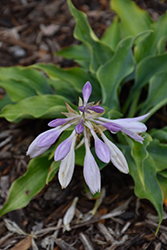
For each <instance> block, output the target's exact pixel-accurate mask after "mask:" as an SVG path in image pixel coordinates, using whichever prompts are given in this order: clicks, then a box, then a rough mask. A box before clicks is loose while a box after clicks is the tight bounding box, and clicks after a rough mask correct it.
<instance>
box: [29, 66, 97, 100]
mask: <svg viewBox="0 0 167 250" xmlns="http://www.w3.org/2000/svg"><path fill="white" fill-rule="evenodd" d="M32 67H34V68H37V69H40V70H42V71H44V72H46V74H47V75H49V77H51V78H53V79H57V80H58V79H60V80H63V81H66V82H69V84H70V85H69V88H71V86H72V90H76V91H77V92H79V93H82V88H83V86H84V84H85V83H86V82H87V81H90V82H91V84H92V88H93V92H92V95H91V99H92V100H93V101H99V99H101V89H100V85H99V82H98V81H97V79H96V78H95V77H93V76H92V75H91V74H89V73H88V72H87V71H86V70H84V69H81V68H79V67H74V68H71V69H61V68H59V67H57V66H56V65H54V64H35V65H32ZM70 91H71V90H70ZM77 98H78V96H77ZM69 99H70V98H69Z"/></svg>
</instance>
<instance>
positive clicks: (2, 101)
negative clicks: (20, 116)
mask: <svg viewBox="0 0 167 250" xmlns="http://www.w3.org/2000/svg"><path fill="white" fill-rule="evenodd" d="M11 103H13V102H12V100H11V99H10V97H9V96H8V94H5V95H4V96H3V98H2V99H0V109H2V108H3V107H5V106H6V105H8V104H11Z"/></svg>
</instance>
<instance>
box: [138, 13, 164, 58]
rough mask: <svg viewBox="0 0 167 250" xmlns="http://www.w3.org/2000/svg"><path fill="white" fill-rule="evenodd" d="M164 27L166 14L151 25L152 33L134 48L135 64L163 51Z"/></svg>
mask: <svg viewBox="0 0 167 250" xmlns="http://www.w3.org/2000/svg"><path fill="white" fill-rule="evenodd" d="M166 26H167V13H166V14H165V15H163V16H161V17H160V18H159V19H158V21H157V22H155V23H153V24H152V25H151V27H150V28H151V29H152V30H153V31H152V32H151V33H150V34H149V36H147V37H145V39H143V40H142V42H140V43H138V44H137V46H136V47H135V59H136V61H137V62H139V61H141V60H142V59H144V58H145V57H147V56H149V55H156V54H158V53H163V52H164V51H165V42H166V40H167V37H166V36H167V29H166Z"/></svg>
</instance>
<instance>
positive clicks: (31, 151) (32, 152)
mask: <svg viewBox="0 0 167 250" xmlns="http://www.w3.org/2000/svg"><path fill="white" fill-rule="evenodd" d="M39 137H40V135H38V136H37V137H36V138H35V140H33V141H32V143H31V144H30V146H29V147H28V150H27V152H26V155H29V156H30V157H31V158H35V157H37V156H39V155H41V154H43V153H44V152H45V151H46V150H48V148H49V147H44V148H38V147H37V142H38V139H39Z"/></svg>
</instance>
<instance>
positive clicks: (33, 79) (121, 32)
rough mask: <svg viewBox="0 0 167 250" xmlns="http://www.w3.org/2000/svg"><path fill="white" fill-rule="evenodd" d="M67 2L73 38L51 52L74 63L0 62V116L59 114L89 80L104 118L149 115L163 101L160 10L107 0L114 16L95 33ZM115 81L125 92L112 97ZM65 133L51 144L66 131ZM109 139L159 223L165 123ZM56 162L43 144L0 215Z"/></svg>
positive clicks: (164, 20)
mask: <svg viewBox="0 0 167 250" xmlns="http://www.w3.org/2000/svg"><path fill="white" fill-rule="evenodd" d="M67 2H68V6H69V8H70V11H71V14H72V15H73V17H74V18H75V21H76V26H75V30H74V37H75V38H76V39H77V40H79V41H80V44H79V45H73V46H70V47H67V48H64V49H62V50H61V51H59V52H58V55H59V56H60V55H61V56H63V57H65V58H67V59H73V60H74V61H75V62H76V63H77V64H78V66H77V67H74V68H71V69H61V68H59V67H57V66H56V65H53V64H35V65H32V66H29V67H20V66H19V67H10V68H0V86H1V87H3V88H4V89H5V90H6V96H5V97H4V98H3V99H2V100H1V101H0V107H1V112H0V117H4V118H6V119H7V120H8V121H10V122H19V121H20V120H22V119H25V118H31V119H32V118H47V119H48V118H49V119H51V118H56V117H60V112H63V111H65V105H64V102H65V101H66V102H68V103H69V104H70V105H71V106H72V107H73V109H76V103H77V102H78V100H77V96H78V95H79V96H80V95H81V91H82V87H83V85H84V84H85V82H86V81H90V82H91V84H92V88H93V90H94V91H93V93H92V96H91V98H92V100H94V101H98V100H99V99H101V104H102V106H103V107H104V108H105V109H106V113H105V116H106V118H112V119H113V118H120V117H122V116H126V117H134V116H135V115H136V114H138V115H143V114H145V113H149V116H148V117H147V119H151V117H152V116H153V115H154V113H155V112H156V111H157V110H159V109H160V108H161V107H163V106H164V105H166V104H167V88H166V84H167V53H166V48H165V46H166V41H167V29H166V26H167V13H166V14H164V15H163V16H161V17H160V18H159V19H158V21H156V22H154V21H153V20H152V19H151V17H150V16H149V14H148V13H147V12H146V11H144V10H142V9H140V8H139V7H138V6H137V5H136V4H135V3H134V2H133V1H129V0H112V1H111V8H112V9H113V10H114V11H115V12H116V16H115V18H114V20H113V22H112V24H111V26H110V27H108V29H107V30H106V32H105V33H104V35H103V36H102V37H101V39H99V38H98V37H97V36H96V35H95V33H94V32H93V30H92V28H91V27H90V25H89V23H88V21H87V17H86V15H85V13H83V12H81V11H79V10H77V9H76V8H75V7H74V5H73V4H72V2H71V0H67ZM46 76H47V77H46ZM130 81H131V82H132V83H133V85H132V87H131V88H130V87H129V85H128V83H129V82H130ZM123 88H124V89H127V90H128V91H127V93H129V94H128V95H127V97H124V100H121V103H120V95H121V91H122V89H123ZM16 89H17V91H16ZM143 89H144V90H145V92H146V97H145V98H144V97H143V96H142V91H143ZM141 97H142V98H141ZM66 133H68V131H67V132H65V133H64V134H62V136H61V137H60V139H59V141H58V143H60V142H62V141H63V140H64V139H65V138H66V137H67V136H68V135H67V134H66ZM112 140H114V139H112ZM117 140H118V141H119V144H118V145H119V147H120V148H121V150H122V151H123V152H124V154H125V156H126V159H127V161H128V165H129V168H130V175H131V176H132V178H133V179H134V183H135V194H136V195H137V196H138V197H139V198H146V199H148V200H150V201H151V202H152V203H153V205H154V207H155V209H156V210H157V213H158V215H159V223H161V221H162V219H163V202H165V204H166V202H167V184H166V183H167V167H166V162H167V154H166V152H167V144H166V142H167V129H166V128H162V129H156V128H154V129H152V130H151V131H149V132H148V133H147V134H146V135H145V139H144V144H143V145H142V144H140V143H139V142H136V141H134V140H132V139H130V138H129V137H123V136H122V134H121V133H120V132H119V133H118V136H117ZM54 150H55V149H54ZM76 154H77V155H79V157H78V156H77V155H76V164H78V165H82V164H83V152H82V150H78V152H76ZM103 167H104V166H103ZM58 168H59V164H58V163H56V162H54V161H53V152H51V150H50V151H48V152H46V153H45V154H44V155H42V156H40V157H38V158H36V159H33V160H31V161H30V163H29V166H28V170H27V172H26V173H25V174H24V175H23V176H22V177H20V178H19V179H18V180H16V181H15V182H14V183H13V184H12V186H11V189H10V193H9V198H8V201H7V203H6V204H5V205H4V207H3V208H2V209H1V211H0V215H3V214H5V213H7V212H9V211H11V210H13V209H17V208H21V207H23V206H26V205H27V204H28V202H29V201H30V199H31V198H32V197H33V196H34V195H35V194H37V193H38V192H39V191H40V190H41V189H42V188H43V186H44V185H45V183H46V182H48V181H50V180H51V179H52V178H53V176H54V175H55V174H56V173H57V171H58ZM34 179H35V180H38V181H35V182H34ZM20 187H23V188H20ZM27 190H28V191H29V194H30V195H27V192H26V191H27Z"/></svg>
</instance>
